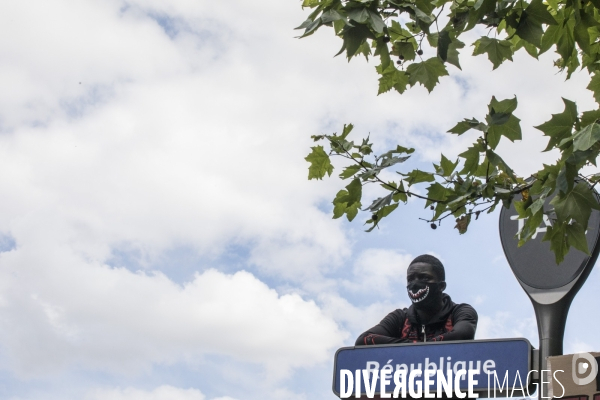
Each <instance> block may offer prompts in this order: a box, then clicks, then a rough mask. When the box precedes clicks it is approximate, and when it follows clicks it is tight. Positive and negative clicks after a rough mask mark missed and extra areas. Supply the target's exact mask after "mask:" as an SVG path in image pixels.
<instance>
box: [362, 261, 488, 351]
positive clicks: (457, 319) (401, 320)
mask: <svg viewBox="0 0 600 400" xmlns="http://www.w3.org/2000/svg"><path fill="white" fill-rule="evenodd" d="M445 279H446V273H445V270H444V266H443V264H442V263H441V262H440V260H438V259H437V258H436V257H434V256H431V255H428V254H424V255H421V256H418V257H417V258H415V259H414V260H413V261H412V262H411V263H410V265H409V267H408V269H407V271H406V282H407V286H406V288H407V290H408V297H409V298H410V300H411V301H412V305H411V306H410V307H409V308H408V309H406V308H404V309H397V310H395V311H392V312H391V313H389V314H388V315H387V316H386V317H385V318H384V319H383V320H382V321H381V322H380V323H379V324H377V325H375V326H374V327H372V328H371V329H369V330H368V331H366V332H364V333H363V334H362V335H360V336H359V337H358V339H356V346H366V345H374V344H393V343H416V342H439V341H450V340H471V339H473V338H474V337H475V329H476V328H477V312H476V311H475V309H474V308H473V307H471V306H470V305H468V304H455V303H454V302H453V301H452V299H451V298H450V296H448V295H447V294H446V293H444V290H445V289H446V282H445Z"/></svg>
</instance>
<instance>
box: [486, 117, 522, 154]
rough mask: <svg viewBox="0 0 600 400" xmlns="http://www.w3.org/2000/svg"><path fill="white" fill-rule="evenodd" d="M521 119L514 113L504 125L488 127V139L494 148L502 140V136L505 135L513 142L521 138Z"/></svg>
mask: <svg viewBox="0 0 600 400" xmlns="http://www.w3.org/2000/svg"><path fill="white" fill-rule="evenodd" d="M520 121H521V120H520V119H519V118H517V117H515V116H514V115H511V116H510V117H509V118H508V120H507V121H506V122H505V123H504V124H502V125H490V127H489V129H488V135H487V140H488V144H489V146H490V147H491V148H492V149H495V148H496V146H497V145H498V143H499V142H500V137H501V136H504V137H506V138H507V139H509V140H510V141H511V142H514V141H515V140H521V125H520V124H519V122H520Z"/></svg>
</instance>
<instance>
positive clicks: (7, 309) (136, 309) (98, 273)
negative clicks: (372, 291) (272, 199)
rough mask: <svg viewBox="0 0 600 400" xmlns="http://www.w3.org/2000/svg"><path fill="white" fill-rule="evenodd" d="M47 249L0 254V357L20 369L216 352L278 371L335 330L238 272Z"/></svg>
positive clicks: (320, 356) (298, 362) (323, 346)
mask: <svg viewBox="0 0 600 400" xmlns="http://www.w3.org/2000/svg"><path fill="white" fill-rule="evenodd" d="M48 256H49V254H47V253H46V254H45V255H44V256H40V257H39V258H37V259H32V255H30V254H21V252H20V251H19V250H16V251H13V252H11V253H8V254H7V253H4V254H3V257H2V259H1V260H0V265H2V270H3V271H4V273H3V275H4V276H3V278H2V280H3V282H5V287H4V288H3V297H4V298H6V299H8V300H9V302H8V303H9V304H5V305H4V306H3V307H2V309H0V314H1V315H2V334H0V336H1V337H2V343H3V346H4V351H5V353H6V354H7V355H8V357H9V359H10V360H11V363H10V365H5V366H4V367H5V368H10V369H13V370H16V371H15V372H18V373H20V374H21V375H29V374H36V373H46V372H47V371H49V370H56V369H57V368H59V369H60V368H61V367H66V366H69V365H74V364H77V365H83V366H86V368H91V369H94V368H100V369H104V370H108V371H113V372H117V371H120V372H121V373H125V372H127V373H131V372H134V373H135V371H140V369H144V368H146V367H147V366H149V365H152V364H156V363H170V362H175V361H189V362H194V361H193V360H194V359H198V357H199V356H202V355H203V354H221V355H226V356H229V357H232V359H237V360H241V361H245V362H253V363H258V364H261V365H263V366H265V367H266V368H267V370H268V372H269V373H270V374H271V375H276V376H279V377H280V376H283V375H285V374H286V373H288V372H289V371H290V368H294V367H308V366H314V365H316V364H318V363H320V362H323V361H325V360H328V359H329V355H330V352H331V351H332V350H333V349H334V348H335V347H336V346H338V345H339V344H341V343H342V340H343V339H344V337H345V334H344V333H343V332H342V331H340V330H339V328H338V327H337V325H336V323H335V322H334V321H333V320H332V319H331V318H329V317H326V316H325V315H324V314H323V312H322V311H321V310H320V309H319V307H318V306H317V305H316V304H315V303H314V302H312V301H305V300H303V299H302V298H300V297H299V296H298V295H293V294H287V295H283V296H279V295H278V294H277V292H275V291H274V290H272V289H269V288H268V287H267V286H266V285H265V284H264V283H262V282H260V281H259V280H258V279H256V278H255V277H254V276H253V275H252V274H250V273H248V272H238V273H236V274H234V275H225V274H223V273H220V272H218V271H215V270H208V271H206V272H204V273H203V274H200V275H197V276H196V277H195V279H194V280H193V281H191V282H189V283H187V284H186V285H184V286H183V287H181V286H178V285H176V284H174V283H173V282H171V281H170V280H168V279H167V278H166V277H165V276H164V275H162V274H153V275H148V274H145V273H137V274H136V273H132V272H130V271H128V270H125V269H111V268H108V267H106V266H101V265H86V264H85V263H84V262H82V261H81V260H80V263H79V264H77V263H75V262H74V260H68V259H66V258H64V259H61V260H58V261H57V260H55V259H52V258H48ZM33 258H36V257H35V256H33ZM42 259H45V261H43V260H42ZM55 263H56V264H55ZM18 275H21V276H23V275H31V276H35V278H32V279H31V280H29V281H27V282H24V281H19V280H18V279H15V276H18Z"/></svg>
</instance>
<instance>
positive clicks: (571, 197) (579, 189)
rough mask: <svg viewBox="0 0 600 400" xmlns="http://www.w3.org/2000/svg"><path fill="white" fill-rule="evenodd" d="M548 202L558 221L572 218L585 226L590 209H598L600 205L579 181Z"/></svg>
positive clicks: (587, 188) (566, 220) (588, 189)
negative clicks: (567, 190) (552, 207)
mask: <svg viewBox="0 0 600 400" xmlns="http://www.w3.org/2000/svg"><path fill="white" fill-rule="evenodd" d="M550 203H551V204H552V205H553V206H554V210H555V211H556V217H557V219H558V221H559V222H568V221H569V220H570V219H571V218H572V219H574V220H575V221H577V222H579V223H580V224H581V225H583V226H587V224H588V220H589V218H590V214H591V213H592V209H595V210H600V205H598V202H597V201H596V198H595V197H594V195H593V194H592V191H591V190H590V188H589V186H588V185H587V184H586V183H584V182H579V183H578V184H577V185H575V187H573V190H571V191H570V192H569V193H567V194H564V195H563V194H561V193H559V194H558V195H557V196H556V197H555V198H553V199H552V201H551V202H550Z"/></svg>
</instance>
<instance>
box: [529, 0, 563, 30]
mask: <svg viewBox="0 0 600 400" xmlns="http://www.w3.org/2000/svg"><path fill="white" fill-rule="evenodd" d="M525 11H526V12H527V15H529V18H530V19H532V20H534V21H536V22H538V23H540V24H546V25H557V24H558V23H557V22H556V20H555V19H554V17H553V16H552V14H550V12H549V11H548V7H547V6H546V5H545V4H544V3H542V0H533V1H532V2H531V3H530V4H529V5H528V6H527V8H526V9H525Z"/></svg>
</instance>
